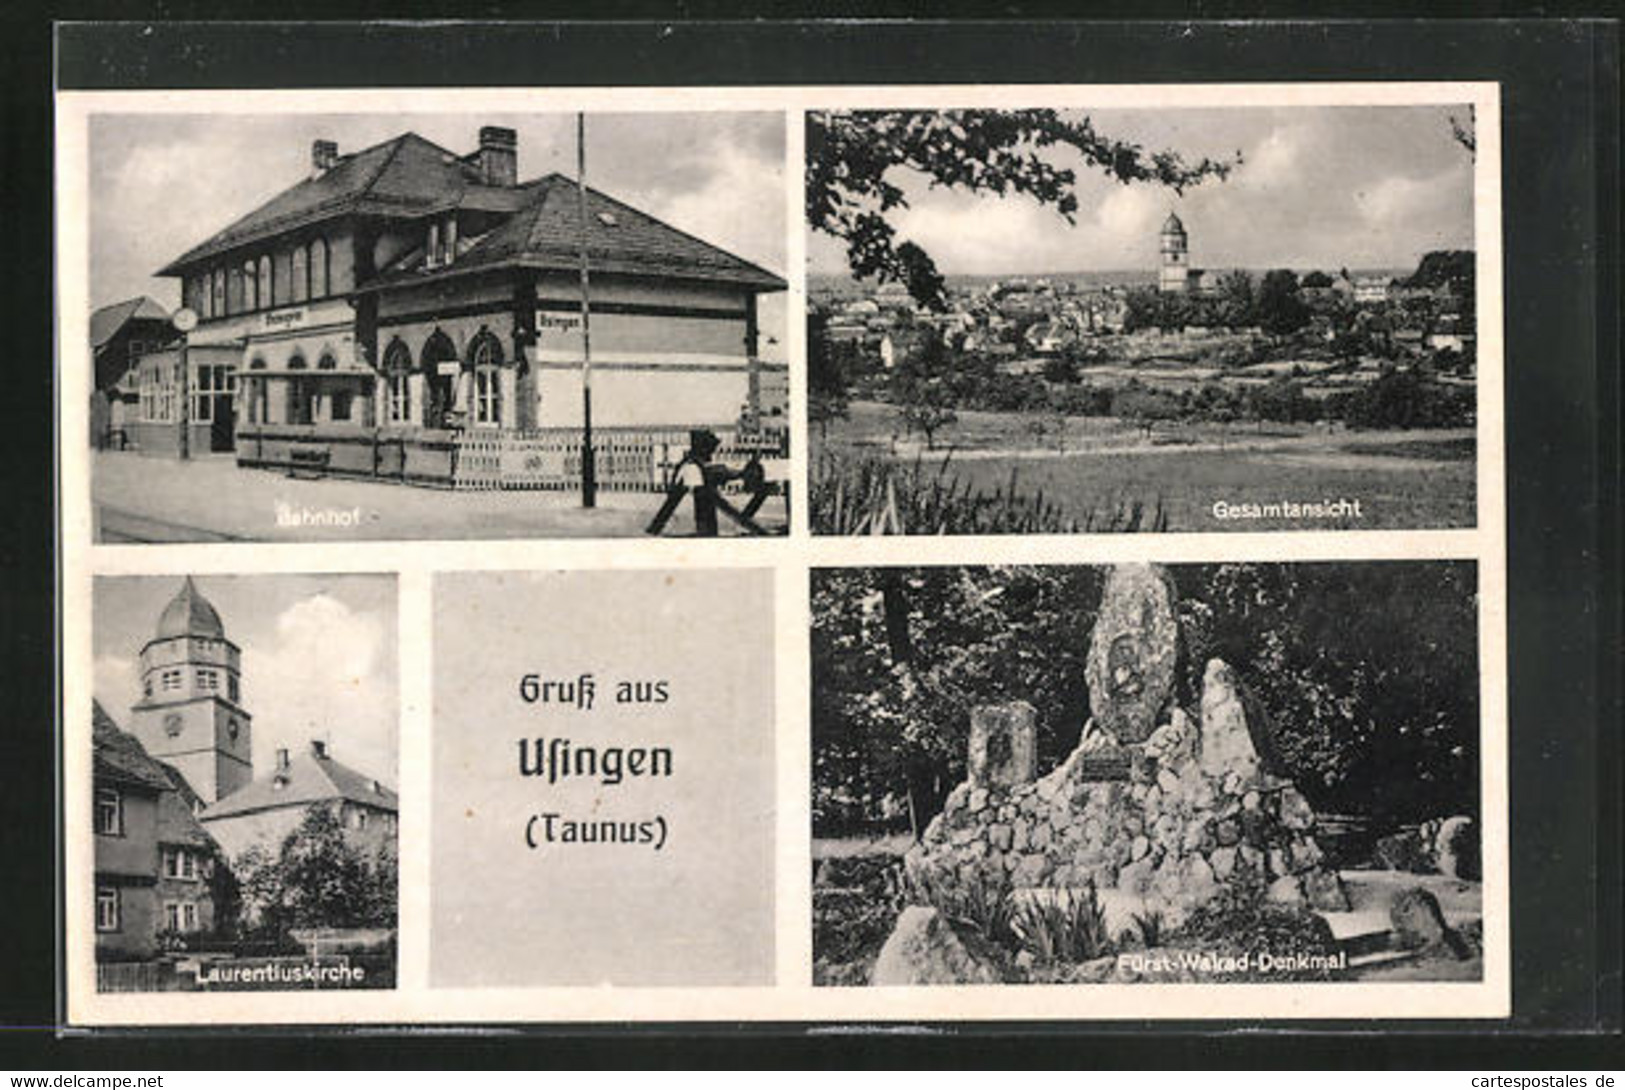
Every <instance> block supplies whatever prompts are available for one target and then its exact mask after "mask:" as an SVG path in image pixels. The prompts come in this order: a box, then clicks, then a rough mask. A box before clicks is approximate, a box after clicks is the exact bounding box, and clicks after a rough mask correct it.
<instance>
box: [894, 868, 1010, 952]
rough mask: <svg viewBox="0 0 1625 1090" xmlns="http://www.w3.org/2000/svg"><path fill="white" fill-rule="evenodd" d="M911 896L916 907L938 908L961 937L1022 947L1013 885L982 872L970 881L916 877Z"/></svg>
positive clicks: (910, 889)
mask: <svg viewBox="0 0 1625 1090" xmlns="http://www.w3.org/2000/svg"><path fill="white" fill-rule="evenodd" d="M907 897H908V900H909V901H911V902H912V903H914V904H920V905H929V906H930V907H931V908H934V909H936V910H937V912H938V913H939V914H940V915H941V916H942V918H943V919H945V920H947V921H948V923H949V925H950V926H952V927H953V929H954V931H955V932H956V933H958V934H959V935H960V936H961V937H967V936H968V937H971V938H973V939H975V940H979V942H980V943H981V944H982V945H984V946H987V947H1000V948H1003V949H1005V950H1013V949H1015V948H1016V947H1017V945H1018V943H1017V939H1016V932H1015V928H1014V919H1015V906H1014V903H1013V901H1012V899H1011V896H1010V889H1009V886H1008V885H1006V884H1004V883H1001V882H995V881H990V880H989V879H988V878H987V876H986V875H984V874H982V873H980V872H978V873H977V874H976V875H975V876H974V877H972V878H970V879H968V880H966V879H962V878H957V877H948V876H943V875H937V876H932V875H931V874H929V873H927V872H921V873H918V874H915V875H913V876H912V877H911V878H910V880H909V885H908V893H907Z"/></svg>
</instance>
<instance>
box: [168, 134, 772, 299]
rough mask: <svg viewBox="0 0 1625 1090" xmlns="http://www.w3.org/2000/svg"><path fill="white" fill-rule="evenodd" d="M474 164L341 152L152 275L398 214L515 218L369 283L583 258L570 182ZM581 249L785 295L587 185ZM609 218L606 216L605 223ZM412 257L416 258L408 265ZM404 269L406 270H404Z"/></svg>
mask: <svg viewBox="0 0 1625 1090" xmlns="http://www.w3.org/2000/svg"><path fill="white" fill-rule="evenodd" d="M477 155H478V153H477V152H476V153H473V154H472V155H469V156H458V155H456V154H454V153H452V152H450V151H448V150H446V149H445V148H443V147H441V146H440V145H438V144H436V143H434V142H433V141H430V140H426V139H424V138H423V137H421V136H419V135H418V134H417V133H414V132H407V133H403V134H402V135H400V136H397V137H395V138H393V139H391V140H386V141H385V142H383V143H381V144H375V145H374V146H372V147H370V148H366V149H364V150H362V151H358V152H354V153H351V154H349V155H341V156H338V157H337V158H336V160H335V161H334V163H333V165H332V166H330V167H328V168H327V169H325V170H323V171H321V172H319V173H316V174H314V175H312V176H311V177H307V178H305V179H303V180H302V181H300V182H298V183H297V184H295V185H293V186H291V187H289V188H288V189H285V190H283V191H282V192H281V193H279V194H278V195H277V196H275V197H273V198H271V199H270V200H269V201H267V202H266V203H264V204H262V205H260V207H258V208H256V209H254V210H253V211H252V212H249V213H248V214H247V215H245V216H242V217H240V218H239V219H237V220H235V221H234V222H232V223H231V224H230V225H229V226H227V227H226V228H224V229H223V230H221V231H218V232H216V233H215V234H214V235H212V236H210V237H209V238H208V239H206V240H204V241H203V242H201V243H199V244H198V245H196V246H194V247H192V248H191V249H190V250H188V251H186V253H184V254H182V255H181V256H180V257H178V258H176V259H175V260H174V261H171V262H170V263H169V264H168V265H166V266H164V267H163V268H162V269H160V270H159V271H158V275H159V276H179V275H182V274H183V273H184V272H185V271H186V270H187V269H189V268H191V267H193V266H196V265H197V264H199V263H200V262H203V261H207V260H209V259H211V258H214V257H218V256H220V255H221V254H224V253H226V252H228V251H231V250H233V249H236V248H238V247H241V246H246V245H249V244H251V243H254V242H258V241H261V240H263V239H266V238H270V237H273V236H275V235H278V234H281V233H282V232H285V231H290V230H294V229H296V228H299V227H304V226H307V225H310V224H313V223H318V222H321V221H324V220H329V219H333V218H335V217H338V216H344V215H354V214H374V215H386V216H397V217H408V218H410V217H415V216H423V215H428V214H430V213H434V212H437V211H442V210H450V209H454V208H465V209H470V210H475V211H481V212H489V213H496V214H510V213H511V214H512V218H510V219H509V220H508V221H506V222H505V223H503V224H501V225H500V226H498V227H496V228H495V229H493V230H491V231H489V232H487V233H486V234H485V235H484V236H482V237H481V238H480V239H478V240H473V245H470V246H468V247H467V248H466V249H465V248H462V247H459V256H458V257H457V259H456V260H455V261H453V263H452V264H451V265H450V266H448V267H441V268H438V269H434V270H421V271H419V267H421V265H422V263H423V262H422V257H423V255H422V251H421V250H420V251H418V252H417V253H416V255H410V254H409V255H407V257H406V258H405V259H403V260H402V261H399V262H396V264H395V265H393V266H391V267H390V269H388V270H385V273H384V275H383V276H382V277H380V278H378V279H377V280H374V281H373V283H372V284H371V285H362V287H363V288H366V287H370V286H378V285H379V284H380V282H384V281H396V280H401V279H428V278H437V277H443V276H447V275H459V274H461V273H463V272H464V271H467V270H470V269H489V268H495V267H500V266H505V265H506V266H515V265H518V266H527V267H536V268H554V267H558V268H570V269H574V268H575V267H576V262H578V261H579V247H580V227H579V215H578V209H577V207H576V186H575V183H574V181H572V180H571V179H568V178H566V177H564V176H563V175H560V174H557V173H553V174H547V175H544V176H543V177H540V178H536V179H533V180H531V181H528V182H521V183H518V184H516V185H512V186H507V185H491V184H488V183H487V181H486V179H485V176H484V174H483V173H482V172H481V170H480V168H479V166H478V165H477V164H476V163H475V162H474V161H473V160H474V156H477ZM587 206H588V233H587V243H588V248H589V251H590V252H591V254H592V257H593V267H594V269H597V270H599V271H603V272H634V273H641V274H645V275H648V274H654V275H669V276H674V277H684V278H689V279H698V280H706V281H721V282H727V283H735V284H741V285H744V286H746V287H752V288H755V289H756V290H759V291H783V290H784V289H785V287H786V284H785V282H784V280H783V279H782V278H780V277H778V276H775V275H774V274H772V273H770V272H768V271H767V270H765V269H762V268H760V267H758V266H756V265H753V264H751V263H750V262H748V261H745V260H744V259H742V258H738V257H735V256H734V255H732V254H730V253H728V252H726V251H724V250H721V249H718V248H717V247H715V246H712V245H710V244H709V243H706V242H702V241H701V240H699V239H697V238H695V237H694V236H692V235H689V234H687V233H685V232H683V231H680V230H678V229H677V228H675V227H671V226H670V225H668V224H665V223H662V222H661V221H659V220H657V219H655V218H654V217H653V216H650V215H647V214H646V213H643V212H640V211H638V210H637V209H635V208H632V207H631V206H630V205H627V204H623V203H622V202H620V201H617V200H615V199H613V198H611V197H608V196H606V195H604V194H603V193H600V192H598V191H596V190H594V189H592V188H591V187H590V186H589V187H588V189H587ZM606 216H607V217H608V218H607V219H606ZM414 256H415V257H416V261H415V262H414V261H412V258H413V257H414ZM409 266H410V267H409Z"/></svg>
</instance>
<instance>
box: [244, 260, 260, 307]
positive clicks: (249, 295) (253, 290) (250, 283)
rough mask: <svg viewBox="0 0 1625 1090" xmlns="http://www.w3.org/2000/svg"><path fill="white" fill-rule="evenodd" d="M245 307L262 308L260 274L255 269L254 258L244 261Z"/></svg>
mask: <svg viewBox="0 0 1625 1090" xmlns="http://www.w3.org/2000/svg"><path fill="white" fill-rule="evenodd" d="M243 309H244V310H258V309H260V284H259V274H258V273H256V272H255V271H254V259H253V258H249V259H248V260H247V261H245V262H243Z"/></svg>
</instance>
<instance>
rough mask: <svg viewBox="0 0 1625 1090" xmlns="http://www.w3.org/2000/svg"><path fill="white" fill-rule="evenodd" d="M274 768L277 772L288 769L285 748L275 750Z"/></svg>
mask: <svg viewBox="0 0 1625 1090" xmlns="http://www.w3.org/2000/svg"><path fill="white" fill-rule="evenodd" d="M276 770H277V771H278V772H286V771H288V751H287V750H285V749H279V750H277V751H276Z"/></svg>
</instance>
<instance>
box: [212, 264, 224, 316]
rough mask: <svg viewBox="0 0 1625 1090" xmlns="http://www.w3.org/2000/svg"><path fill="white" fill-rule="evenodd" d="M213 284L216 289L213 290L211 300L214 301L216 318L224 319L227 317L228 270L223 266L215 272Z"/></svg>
mask: <svg viewBox="0 0 1625 1090" xmlns="http://www.w3.org/2000/svg"><path fill="white" fill-rule="evenodd" d="M213 283H214V287H213V289H212V293H211V298H212V299H213V300H214V316H215V317H216V318H224V317H225V316H226V269H225V266H221V267H220V268H218V269H216V270H214V281H213Z"/></svg>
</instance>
